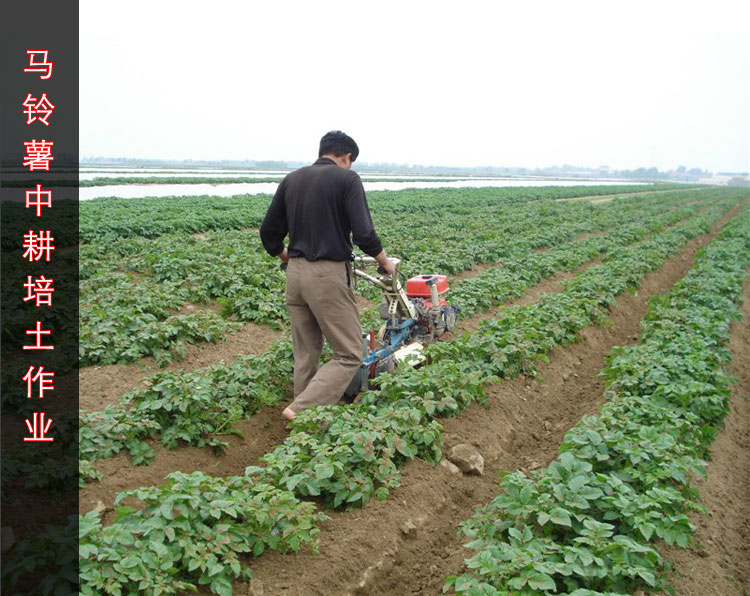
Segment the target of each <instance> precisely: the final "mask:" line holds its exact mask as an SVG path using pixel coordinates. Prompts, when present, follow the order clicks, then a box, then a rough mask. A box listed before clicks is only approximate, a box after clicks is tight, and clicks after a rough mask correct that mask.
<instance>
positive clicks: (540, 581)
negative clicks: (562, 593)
mask: <svg viewBox="0 0 750 596" xmlns="http://www.w3.org/2000/svg"><path fill="white" fill-rule="evenodd" d="M528 584H529V587H531V588H534V589H535V590H554V589H556V587H557V586H556V585H555V580H554V579H552V578H551V577H550V576H549V575H547V574H546V573H535V574H533V575H530V576H529V578H528Z"/></svg>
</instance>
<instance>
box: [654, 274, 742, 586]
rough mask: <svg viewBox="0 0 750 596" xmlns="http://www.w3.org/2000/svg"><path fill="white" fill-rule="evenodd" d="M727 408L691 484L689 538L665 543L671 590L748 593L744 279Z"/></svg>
mask: <svg viewBox="0 0 750 596" xmlns="http://www.w3.org/2000/svg"><path fill="white" fill-rule="evenodd" d="M731 333H732V339H731V342H730V344H729V348H730V350H731V353H732V365H731V368H730V370H731V372H732V375H734V377H735V378H736V379H737V383H736V384H735V385H734V387H733V388H732V395H731V410H730V412H729V414H728V416H727V418H726V420H725V424H726V427H725V428H724V430H723V431H722V432H721V433H719V435H718V437H717V438H716V441H715V442H714V444H713V445H712V447H711V462H710V463H709V464H708V476H707V477H706V478H705V479H704V480H698V481H697V482H696V483H695V485H696V486H697V488H698V490H699V491H700V494H701V502H702V504H703V505H704V507H705V508H706V509H707V511H708V514H707V515H706V516H700V515H694V516H692V522H693V523H694V524H695V525H696V526H697V527H698V529H697V530H696V532H695V535H694V538H695V544H694V545H693V546H692V547H690V548H688V549H682V548H677V547H665V548H663V549H662V553H663V555H664V557H665V558H666V559H668V560H669V561H672V563H673V564H674V566H675V571H674V573H673V574H672V577H671V580H672V583H673V585H674V587H675V594H677V596H706V595H708V594H721V595H722V596H747V595H748V594H750V279H748V280H747V281H746V283H745V296H744V304H743V307H742V321H738V322H736V323H733V324H732V328H731Z"/></svg>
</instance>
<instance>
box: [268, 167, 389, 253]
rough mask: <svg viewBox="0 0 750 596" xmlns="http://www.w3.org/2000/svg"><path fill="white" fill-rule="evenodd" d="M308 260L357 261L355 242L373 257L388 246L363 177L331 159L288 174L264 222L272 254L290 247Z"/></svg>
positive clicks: (277, 191)
mask: <svg viewBox="0 0 750 596" xmlns="http://www.w3.org/2000/svg"><path fill="white" fill-rule="evenodd" d="M287 233H288V234H289V246H288V247H287V251H288V253H289V256H290V257H292V258H294V257H305V258H306V259H307V260H308V261H316V260H318V259H329V260H332V261H348V260H350V259H351V254H352V242H351V239H350V236H352V237H353V239H354V243H355V244H356V245H357V246H358V247H359V248H360V249H362V251H363V252H364V253H366V254H368V255H370V256H371V257H374V256H376V255H377V254H378V253H380V251H382V250H383V247H382V245H381V244H380V238H378V235H377V234H376V233H375V226H374V225H373V223H372V216H371V215H370V208H369V206H368V205H367V199H366V198H365V189H364V187H363V186H362V180H360V178H359V176H358V175H357V173H356V172H352V171H351V170H348V169H346V168H342V167H340V166H338V165H336V163H335V162H334V161H333V160H332V159H329V158H327V157H321V158H320V159H318V160H317V161H316V162H315V163H314V164H313V165H311V166H306V167H304V168H300V169H299V170H295V171H294V172H292V173H290V174H288V175H287V176H286V178H284V180H282V182H281V184H279V188H278V189H277V190H276V194H275V195H274V197H273V200H272V201H271V205H270V206H269V207H268V211H267V212H266V216H265V218H264V219H263V223H262V224H261V226H260V239H261V241H262V242H263V247H264V248H265V249H266V251H267V252H268V254H270V255H271V256H277V255H278V254H280V253H281V251H282V250H284V238H285V237H286V235H287Z"/></svg>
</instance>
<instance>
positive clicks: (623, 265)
mask: <svg viewBox="0 0 750 596" xmlns="http://www.w3.org/2000/svg"><path fill="white" fill-rule="evenodd" d="M726 209H727V205H726V204H724V205H721V206H716V207H714V208H712V209H710V210H709V211H708V212H706V213H704V214H702V215H699V216H698V217H697V218H694V219H692V220H691V221H689V222H687V223H686V224H684V225H682V226H679V227H677V228H675V229H673V230H671V231H669V232H667V233H665V234H662V235H660V236H658V237H656V238H654V239H653V240H650V241H646V242H643V243H640V244H638V245H635V246H631V247H628V248H624V249H622V250H621V251H618V252H617V253H613V254H612V255H611V257H610V258H609V259H608V260H607V261H606V262H605V263H603V264H602V265H600V266H597V267H595V268H593V269H590V270H587V271H586V272H585V273H583V274H581V275H579V276H577V277H576V278H574V279H573V280H572V281H571V282H569V283H568V284H567V286H566V289H565V290H564V291H563V292H560V293H558V294H550V295H547V296H545V298H544V299H543V300H542V302H541V303H539V304H538V305H532V306H530V307H519V308H511V309H507V311H505V312H504V315H505V316H504V317H503V319H501V320H499V321H494V322H490V323H487V324H485V325H483V326H482V327H480V329H479V330H478V331H477V332H476V333H475V334H473V335H465V336H463V337H461V338H459V339H457V340H454V341H450V342H444V343H440V344H433V345H432V346H430V348H429V350H428V353H429V354H430V357H431V359H432V363H431V364H430V365H429V366H427V367H424V368H422V369H403V370H401V371H398V372H396V373H395V374H393V375H382V376H381V377H379V378H378V379H380V387H379V388H378V389H377V390H373V391H370V392H367V393H366V394H365V395H364V396H363V399H362V402H361V403H359V404H355V405H351V406H345V407H341V406H327V407H320V408H315V409H312V410H306V411H305V412H303V413H301V414H300V415H299V416H298V417H297V418H296V419H295V420H294V421H293V422H292V423H291V433H290V435H289V436H288V438H287V439H286V440H285V441H284V443H283V444H282V445H280V446H278V447H277V448H275V449H274V450H273V451H272V452H271V453H269V454H268V455H266V456H264V458H262V460H263V461H264V463H265V466H264V467H249V468H248V469H247V470H246V473H245V475H244V476H238V477H229V478H224V479H208V478H207V477H206V476H205V475H203V474H202V473H194V474H179V473H177V474H172V475H170V476H169V477H168V483H167V484H165V485H162V486H159V487H152V488H148V489H137V490H135V491H128V492H126V493H122V494H121V495H119V496H118V499H117V500H118V502H121V501H122V500H123V499H127V498H128V497H136V498H138V499H141V500H145V501H146V502H147V505H146V506H145V507H144V508H140V509H139V508H136V507H132V508H128V509H123V510H120V511H118V512H117V521H116V522H114V523H113V524H112V525H110V526H107V527H100V526H96V527H95V531H92V532H90V533H88V534H86V535H85V536H84V537H83V538H82V541H81V547H82V548H83V549H84V551H83V552H84V553H86V554H85V555H84V556H83V557H82V560H81V577H82V581H83V583H82V586H81V587H82V590H83V591H84V593H92V590H93V589H94V585H93V584H92V583H91V582H92V581H97V582H98V583H97V584H96V587H97V588H101V581H100V579H99V578H101V577H106V578H108V579H109V580H110V581H111V582H112V583H111V584H110V586H109V587H110V589H109V590H108V593H115V591H116V590H125V591H132V590H136V589H138V590H144V589H146V590H148V589H151V586H153V585H155V584H156V583H158V585H159V586H160V589H162V590H163V592H162V593H174V592H176V591H177V590H178V589H180V587H184V585H185V584H184V583H183V582H190V583H209V582H212V583H211V586H210V588H211V589H212V590H214V591H215V592H217V593H221V594H230V593H231V582H232V579H233V578H235V577H247V573H246V572H245V571H244V570H242V569H238V568H237V566H236V553H237V552H251V549H250V548H248V545H247V543H246V542H241V541H238V543H236V544H235V543H231V542H230V544H227V541H226V540H222V539H219V537H223V536H225V534H226V532H227V531H226V529H225V528H226V525H227V524H232V523H234V521H235V519H236V518H235V517H234V515H233V514H234V511H232V512H229V511H225V510H223V509H222V508H221V507H214V510H215V514H214V515H211V516H205V515H204V516H203V517H199V515H198V513H196V512H201V511H205V510H207V509H208V508H210V507H211V504H212V503H213V502H215V501H216V500H217V499H216V493H217V491H221V490H230V487H233V486H235V485H236V483H238V482H242V483H244V484H243V486H254V485H258V486H263V487H266V486H269V487H275V490H280V491H285V494H289V493H294V495H296V496H297V497H301V498H305V497H317V498H318V499H319V500H320V501H321V502H323V503H325V504H327V505H331V506H342V505H360V504H364V503H366V502H367V501H368V500H369V499H370V498H371V497H372V496H375V497H377V498H380V499H384V498H387V495H388V492H389V490H390V489H391V488H393V487H395V486H397V485H398V483H399V472H398V468H399V466H400V465H401V464H402V463H403V462H404V461H406V460H407V459H410V458H413V457H417V456H419V457H422V458H424V459H426V460H427V461H429V462H433V463H434V462H436V461H438V460H439V458H440V455H441V453H440V445H441V443H442V436H441V427H440V425H439V423H438V421H437V417H443V416H450V415H453V414H455V413H456V412H458V411H459V410H461V409H463V408H464V407H466V406H467V405H468V404H469V403H470V402H472V401H474V400H483V399H486V393H485V386H486V385H487V384H488V383H490V382H493V381H494V380H495V379H496V378H497V377H500V376H510V375H512V374H516V373H517V372H519V371H529V370H532V369H533V365H534V362H536V361H538V359H539V358H540V357H543V356H544V354H545V353H546V352H548V351H549V350H550V349H551V347H552V346H554V345H558V344H563V343H566V342H569V341H573V340H575V339H576V332H577V331H578V330H579V329H581V328H583V327H585V326H588V325H590V324H591V323H597V322H601V321H603V320H604V318H605V317H606V313H607V307H608V305H610V304H612V303H613V302H614V300H615V295H616V294H618V293H620V292H622V291H625V290H626V289H628V288H630V287H633V286H635V285H637V283H638V280H639V279H640V278H641V277H642V276H643V275H645V274H646V273H647V272H649V271H651V270H653V269H655V268H657V267H658V266H659V265H660V264H661V263H662V262H663V261H664V259H665V258H667V256H669V255H670V254H674V253H675V252H677V251H678V250H679V249H680V247H681V246H683V245H684V243H685V242H686V241H687V239H689V238H691V237H693V236H695V235H697V234H699V233H701V232H705V231H706V230H707V227H708V225H709V224H710V222H711V221H713V219H715V218H716V217H718V216H719V215H720V214H721V213H722V212H725V211H726ZM519 324H520V326H519ZM446 378H450V379H451V380H452V382H451V384H450V385H449V386H446V384H445V379H446ZM196 487H198V488H197V489H196ZM224 487H227V488H224ZM269 490H270V489H269ZM235 498H237V499H240V502H241V503H242V502H243V501H242V499H243V497H242V492H241V491H239V492H238V493H236V494H235ZM291 498H293V497H290V499H291ZM185 501H187V502H189V506H187V505H185V507H186V508H180V505H184V504H185ZM220 502H221V500H220ZM257 505H258V506H262V503H257ZM302 506H303V504H300V507H302ZM284 511H285V513H286V512H287V511H288V510H284ZM265 515H267V511H266V510H263V516H265ZM85 519H86V520H87V521H88V523H90V524H97V523H98V519H97V514H96V513H95V512H92V513H90V514H88V516H87V517H86V518H85ZM308 519H309V518H308ZM169 526H176V528H177V529H179V532H180V534H179V537H177V536H170V535H167V534H166V530H164V528H165V527H169ZM217 526H218V527H220V528H221V529H217ZM295 531H296V530H291V533H294V532H295ZM277 532H278V533H279V534H280V535H284V530H283V529H282V528H281V527H277ZM114 536H120V537H121V538H120V540H121V543H117V541H115V540H114V539H113V537H114ZM195 543H198V544H199V545H200V549H201V559H200V560H199V561H198V562H195V560H194V559H195V548H194V544H195ZM235 546H236V548H234V547H235ZM105 548H106V552H105V554H104V555H102V554H101V553H102V550H103V549H105ZM282 548H283V547H282ZM291 548H292V549H293V545H292V546H291ZM157 549H158V550H159V551H160V552H162V555H161V561H163V562H162V563H161V564H158V565H155V564H154V561H152V560H149V559H147V558H146V557H140V558H136V560H134V559H132V558H131V557H133V552H134V551H144V552H148V551H149V550H153V551H156V550H157ZM165 550H166V554H164V553H165ZM126 559H127V564H124V563H125V560H126ZM207 561H210V566H208V567H207V566H206V565H208V563H206V562H207ZM212 578H213V579H212ZM178 583H179V584H180V587H178V586H177V584H178ZM86 591H88V592H86Z"/></svg>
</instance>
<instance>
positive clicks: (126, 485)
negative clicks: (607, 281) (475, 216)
mask: <svg viewBox="0 0 750 596" xmlns="http://www.w3.org/2000/svg"><path fill="white" fill-rule="evenodd" d="M591 235H593V234H591V233H587V234H582V235H581V236H579V237H577V238H575V239H574V240H573V241H578V240H582V239H584V238H585V237H589V236H591ZM598 262H599V261H598V260H596V261H592V262H589V263H586V264H584V265H581V266H580V267H579V268H578V269H576V270H575V271H574V272H572V273H571V272H561V273H559V274H558V275H556V276H553V277H551V278H549V279H547V280H544V281H542V282H540V283H539V284H537V285H536V286H533V287H531V288H529V290H528V291H527V293H526V294H524V295H523V296H521V297H520V298H519V299H517V300H515V301H513V302H510V303H509V305H514V304H530V303H532V302H534V301H536V300H538V299H539V297H540V295H541V294H542V293H544V292H552V291H557V290H558V289H559V288H560V284H561V283H562V281H564V280H565V279H569V278H570V277H572V276H573V275H577V274H578V273H579V272H580V271H582V270H583V269H585V268H586V267H589V266H592V265H595V264H597V263H598ZM494 266H499V264H496V265H477V266H475V267H474V268H472V269H471V270H469V271H466V272H463V274H459V275H458V276H455V277H456V278H457V277H460V278H461V279H465V278H467V277H473V276H476V275H479V273H480V272H482V271H484V270H486V269H489V268H491V267H494ZM357 299H358V302H359V305H360V308H367V307H368V306H371V305H372V302H371V301H369V300H367V299H366V298H364V297H362V296H358V297H357ZM494 316H495V312H494V309H490V310H489V311H487V312H485V313H482V314H479V315H476V316H474V317H472V318H469V319H463V320H459V322H458V324H457V327H456V332H457V333H461V332H463V331H473V330H475V329H476V328H477V326H478V325H479V323H480V322H481V321H483V320H485V319H488V318H492V317H494ZM280 337H281V332H275V331H273V330H271V329H268V328H267V327H263V326H260V325H254V324H252V323H250V324H248V325H246V326H245V327H243V328H242V329H241V330H240V331H239V332H237V333H234V334H231V335H230V336H229V337H228V338H227V340H226V341H225V342H221V343H219V344H198V345H195V346H189V347H188V355H187V357H186V359H185V360H182V361H179V362H172V363H170V364H169V365H168V366H167V367H165V368H159V367H158V365H157V364H156V362H155V361H154V359H153V358H144V359H143V360H142V361H140V362H138V363H136V364H130V365H111V366H102V367H89V368H86V369H83V370H82V371H81V373H80V383H81V385H80V387H81V389H80V394H81V398H80V399H81V406H80V407H81V409H83V410H89V411H91V410H98V409H103V408H104V407H106V405H108V404H110V403H115V402H116V401H117V399H118V398H119V396H121V395H122V394H124V393H125V392H127V391H130V390H131V389H134V388H136V387H138V386H140V383H141V382H142V381H143V380H145V379H146V377H148V376H149V375H151V374H153V373H155V372H158V371H160V370H162V371H163V370H167V371H169V370H178V369H181V370H195V369H196V368H199V367H202V366H208V365H211V364H215V363H218V362H220V361H222V360H224V361H226V362H230V361H231V360H233V359H234V357H235V356H236V354H238V353H245V354H257V353H261V352H263V351H264V350H265V349H267V348H268V346H270V345H271V343H273V342H274V341H276V340H277V339H279V338H280ZM284 405H286V404H284ZM279 409H280V406H271V407H265V408H263V409H261V410H260V411H259V412H257V413H256V414H254V415H253V416H252V417H251V418H249V419H247V420H243V421H241V422H240V423H238V424H237V425H236V428H238V429H239V430H240V431H242V432H243V434H244V435H245V439H244V440H243V439H241V438H238V437H236V436H227V437H225V440H226V441H227V442H228V443H229V445H230V446H229V448H228V449H227V450H226V452H225V453H224V455H222V456H221V457H219V458H216V457H212V456H211V454H210V452H209V451H208V450H202V449H198V448H192V447H179V448H177V449H174V450H168V449H165V448H164V447H162V446H161V445H160V444H159V443H158V442H157V441H151V446H152V447H153V448H154V451H155V453H156V455H155V458H154V460H153V461H152V462H151V463H150V464H149V465H148V466H139V467H133V466H131V465H130V463H129V455H128V454H127V453H122V454H120V455H118V456H116V457H114V458H111V459H106V460H102V461H99V462H97V463H96V467H97V469H98V470H99V471H100V472H101V473H102V475H103V478H102V479H101V481H99V482H95V483H93V484H89V485H87V486H86V487H85V488H83V489H82V490H81V491H80V492H79V509H80V512H81V513H85V512H87V511H90V510H91V509H92V508H94V507H96V506H97V505H98V506H100V507H101V506H109V505H111V503H112V500H113V499H114V497H115V496H116V495H117V493H119V492H121V491H123V490H129V489H133V488H138V487H140V486H150V485H154V484H160V483H162V482H163V481H164V478H165V476H166V475H167V474H169V473H170V472H173V471H175V470H179V471H182V472H186V473H187V472H192V471H198V470H200V471H203V472H206V473H209V474H213V475H217V476H227V475H231V474H239V473H242V471H243V470H244V468H245V467H246V466H248V465H253V464H257V463H258V462H257V460H258V458H259V457H260V456H262V455H264V454H265V453H268V451H270V449H271V448H272V447H273V445H277V444H278V443H280V442H282V441H283V440H284V438H285V437H286V433H287V431H286V423H285V422H284V421H283V420H282V418H281V417H280V416H279Z"/></svg>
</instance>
